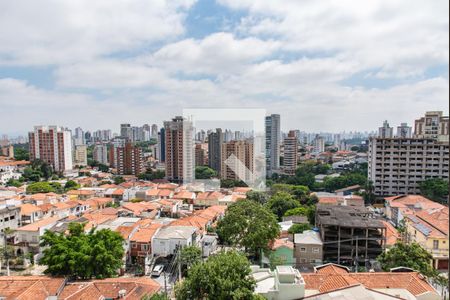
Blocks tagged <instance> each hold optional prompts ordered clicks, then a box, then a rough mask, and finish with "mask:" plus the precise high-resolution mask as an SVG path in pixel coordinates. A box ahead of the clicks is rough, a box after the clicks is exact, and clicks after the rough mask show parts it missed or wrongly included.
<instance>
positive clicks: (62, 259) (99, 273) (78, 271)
mask: <svg viewBox="0 0 450 300" xmlns="http://www.w3.org/2000/svg"><path fill="white" fill-rule="evenodd" d="M122 242H123V238H122V237H121V235H120V234H118V233H117V232H114V231H111V230H109V229H102V230H97V231H95V232H94V229H92V230H91V231H90V232H89V233H85V232H84V224H79V223H71V224H70V225H69V234H68V235H64V233H55V232H52V231H46V232H45V233H44V235H43V236H42V238H41V247H46V248H45V250H44V253H43V254H44V256H43V257H42V259H41V261H40V263H41V264H43V265H46V266H47V269H46V270H45V273H47V274H51V275H54V276H69V277H71V278H75V279H76V278H81V279H89V278H92V277H96V278H106V277H111V276H114V275H116V273H117V270H118V269H119V268H120V267H121V266H122V257H123V255H124V250H123V246H122Z"/></svg>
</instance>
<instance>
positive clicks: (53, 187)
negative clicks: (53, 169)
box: [26, 181, 63, 194]
mask: <svg viewBox="0 0 450 300" xmlns="http://www.w3.org/2000/svg"><path fill="white" fill-rule="evenodd" d="M26 191H27V193H28V194H37V193H62V192H63V188H62V186H61V184H60V183H58V182H47V181H41V182H34V183H31V184H29V185H28V186H27V189H26Z"/></svg>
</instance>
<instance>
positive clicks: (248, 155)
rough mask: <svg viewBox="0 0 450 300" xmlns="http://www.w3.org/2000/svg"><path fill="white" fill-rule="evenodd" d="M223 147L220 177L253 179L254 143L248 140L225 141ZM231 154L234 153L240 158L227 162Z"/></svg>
mask: <svg viewBox="0 0 450 300" xmlns="http://www.w3.org/2000/svg"><path fill="white" fill-rule="evenodd" d="M221 148H222V166H221V172H220V175H221V176H220V178H221V179H233V180H241V179H242V180H245V181H253V179H254V178H253V176H252V174H253V171H254V163H253V159H254V154H253V144H252V143H250V142H248V141H231V142H228V143H223V144H222V147H221ZM231 155H234V156H235V157H236V158H237V159H238V160H236V161H234V162H229V164H226V161H227V159H228V158H229V157H230V156H231ZM230 164H231V166H230Z"/></svg>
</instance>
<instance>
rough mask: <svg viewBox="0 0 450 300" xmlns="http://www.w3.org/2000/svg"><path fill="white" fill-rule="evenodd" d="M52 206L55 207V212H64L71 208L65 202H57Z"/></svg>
mask: <svg viewBox="0 0 450 300" xmlns="http://www.w3.org/2000/svg"><path fill="white" fill-rule="evenodd" d="M53 206H54V207H55V209H56V210H64V209H69V208H71V206H70V205H69V204H67V203H65V202H57V203H55V204H53Z"/></svg>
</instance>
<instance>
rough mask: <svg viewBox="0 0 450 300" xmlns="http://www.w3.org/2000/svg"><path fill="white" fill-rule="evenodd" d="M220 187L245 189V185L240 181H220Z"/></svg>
mask: <svg viewBox="0 0 450 300" xmlns="http://www.w3.org/2000/svg"><path fill="white" fill-rule="evenodd" d="M220 187H221V188H227V189H230V188H234V187H247V184H245V182H243V181H242V180H233V179H221V180H220Z"/></svg>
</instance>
